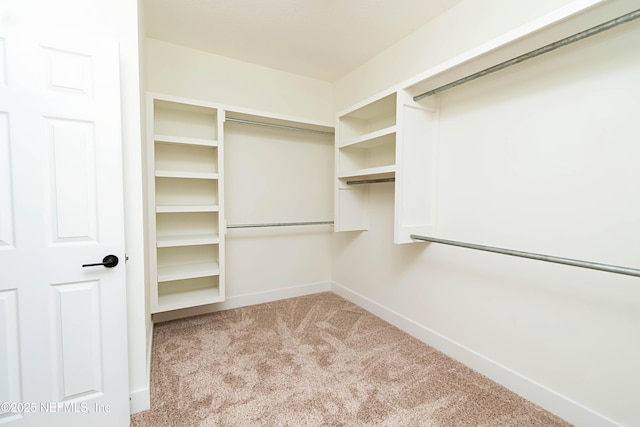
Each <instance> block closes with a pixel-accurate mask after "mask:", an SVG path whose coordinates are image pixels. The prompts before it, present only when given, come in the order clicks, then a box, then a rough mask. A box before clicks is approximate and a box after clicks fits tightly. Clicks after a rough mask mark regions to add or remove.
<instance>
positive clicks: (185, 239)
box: [156, 234, 220, 248]
mask: <svg viewBox="0 0 640 427" xmlns="http://www.w3.org/2000/svg"><path fill="white" fill-rule="evenodd" d="M219 243H220V237H219V236H218V235H217V234H195V235H181V236H180V235H176V236H158V237H157V238H156V245H157V247H159V248H171V247H176V246H195V245H216V244H219Z"/></svg>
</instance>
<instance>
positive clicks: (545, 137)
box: [145, 0, 640, 424]
mask: <svg viewBox="0 0 640 427" xmlns="http://www.w3.org/2000/svg"><path fill="white" fill-rule="evenodd" d="M587 3H589V4H587ZM592 3H593V4H592ZM595 3H598V4H597V5H596V4H595ZM600 3H601V4H600ZM569 6H571V7H569ZM569 6H567V7H565V8H560V9H558V10H556V11H554V13H550V14H548V15H544V16H542V17H540V18H539V19H536V20H531V21H530V22H528V23H527V25H523V26H521V27H517V28H515V29H514V28H509V29H504V31H503V32H502V33H500V34H499V35H498V36H497V37H494V38H490V39H488V41H486V42H485V43H483V44H479V45H473V47H472V48H470V49H467V50H463V51H462V52H461V53H458V54H456V55H452V56H449V57H446V58H445V59H444V60H442V61H438V62H435V63H434V64H431V65H430V66H429V67H426V68H424V67H423V68H420V69H419V71H418V72H416V73H414V74H412V75H410V76H404V75H402V74H401V73H398V72H397V70H396V69H395V65H394V63H392V62H393V61H389V58H390V57H393V58H397V63H398V64H399V65H398V66H402V65H406V66H408V67H410V66H414V65H415V64H416V63H420V64H422V62H420V60H419V59H415V58H414V59H407V58H409V57H410V55H409V54H413V55H415V56H416V57H417V56H419V55H420V54H421V51H419V50H418V49H417V48H416V47H415V46H416V44H415V43H414V42H415V40H413V39H411V40H409V39H408V40H407V41H406V44H402V43H400V44H399V45H398V46H395V47H392V48H390V50H389V51H388V52H386V53H384V54H381V56H380V57H377V60H376V61H372V62H371V63H367V64H364V65H363V66H362V67H361V68H358V69H355V70H353V71H352V72H351V73H350V74H348V75H346V76H344V77H343V78H341V79H338V80H337V81H336V82H331V83H327V82H324V83H322V84H316V83H317V82H314V83H313V84H310V83H309V82H308V81H306V80H301V79H298V78H297V77H291V76H288V77H287V78H290V79H291V81H290V82H289V83H290V84H287V85H281V86H276V85H269V84H263V85H262V86H260V85H259V84H257V83H256V84H251V87H250V88H249V89H244V88H243V87H244V85H246V84H248V83H247V80H249V79H248V78H246V77H243V76H253V77H254V80H255V81H256V82H258V83H264V82H269V81H275V80H277V79H278V78H280V77H281V75H280V74H277V73H278V72H276V71H265V70H263V69H257V68H251V67H250V66H249V65H247V66H244V65H242V66H241V65H239V64H238V63H235V62H231V61H229V63H226V62H225V60H223V59H221V58H218V57H209V56H206V55H208V54H204V53H202V52H196V51H194V50H188V49H186V48H183V47H180V46H176V45H172V44H170V43H165V42H162V41H159V40H152V39H148V40H147V48H148V50H149V53H148V59H147V66H148V69H149V71H148V75H149V92H148V94H147V105H146V108H147V139H146V147H145V149H146V153H147V169H148V170H147V178H148V179H147V184H148V191H147V194H148V216H147V223H148V248H149V253H148V255H149V260H150V263H149V277H150V286H149V288H150V289H149V295H150V297H149V298H150V306H151V313H152V318H153V320H154V321H155V322H162V321H167V320H171V319H176V318H180V317H186V316H192V315H197V314H202V313H207V312H211V311H217V310H223V309H227V308H233V307H238V306H242V305H252V304H257V303H261V302H268V301H273V300H276V299H284V298H288V297H293V296H298V295H304V294H310V293H315V292H320V291H326V290H331V291H334V292H336V293H338V294H339V295H341V296H343V297H345V298H347V299H349V300H350V301H353V302H355V303H356V304H358V305H360V306H362V307H364V308H366V309H367V310H370V311H371V312H373V313H374V314H376V315H378V316H380V317H382V318H384V319H385V320H388V321H390V322H391V323H393V324H395V325H396V326H398V327H400V328H401V329H404V330H405V331H408V332H410V333H412V334H413V335H415V336H418V337H419V338H420V339H422V340H423V341H425V342H427V343H428V344H430V345H433V346H435V347H436V348H438V349H440V350H442V351H444V352H445V353H447V354H449V355H451V356H453V357H454V358H456V359H458V360H464V361H465V363H468V364H469V365H470V366H471V367H472V368H474V369H476V370H478V371H480V372H482V373H484V374H486V375H488V376H490V377H492V378H499V379H500V381H502V383H503V384H504V385H507V386H508V387H509V388H511V389H519V390H524V391H523V394H524V395H525V397H527V398H528V399H531V400H533V401H534V402H536V403H538V404H540V405H542V406H544V405H547V406H546V407H547V408H548V407H553V406H554V405H556V404H557V405H556V406H563V405H565V406H566V408H569V407H570V408H569V409H566V408H565V409H559V410H557V411H555V412H556V413H558V412H561V414H560V415H561V416H565V417H567V418H571V417H574V418H573V420H579V419H580V416H582V415H580V414H582V412H581V411H582V410H583V409H580V408H589V409H588V410H587V411H586V412H589V414H590V415H588V417H592V416H595V418H589V419H596V418H598V416H599V415H597V414H604V417H603V419H604V418H607V417H609V418H611V419H614V420H615V421H616V422H620V423H621V424H624V423H627V424H629V423H630V422H631V421H633V420H636V421H637V420H638V419H640V413H639V412H638V410H637V409H636V408H635V405H634V404H632V403H631V401H630V399H629V397H628V396H630V395H631V394H633V393H634V392H635V387H636V386H635V384H637V382H638V381H640V370H638V368H637V362H636V360H638V358H640V347H638V345H637V327H638V324H640V323H639V322H640V318H639V317H638V310H637V304H636V303H635V301H637V300H638V298H640V293H639V292H640V291H639V289H640V288H639V287H638V286H637V280H638V278H637V277H636V276H638V274H640V272H639V271H638V270H639V269H638V265H639V264H638V262H637V253H638V251H639V250H640V246H639V244H638V239H637V238H636V237H637V234H638V233H639V232H640V228H639V223H638V220H637V218H638V215H639V213H640V198H639V197H638V191H637V190H636V187H637V184H636V183H637V182H640V172H638V171H639V170H640V169H639V168H638V167H637V165H638V161H640V144H637V140H638V137H637V135H639V134H640V124H639V123H640V121H638V120H637V117H638V114H640V104H639V103H638V99H640V86H639V83H638V82H639V80H638V78H637V76H638V75H639V73H640V57H639V56H638V53H637V52H638V49H637V46H638V40H640V19H636V18H637V17H638V16H640V12H638V11H634V10H635V9H637V7H635V6H634V5H633V4H632V2H629V1H624V0H620V1H618V0H612V1H608V2H606V1H605V2H591V3H590V2H573V3H571V4H570V5H569ZM434 31H435V30H434ZM585 31H586V33H584V32H585ZM583 33H584V34H583ZM579 34H582V35H581V36H579V37H577V38H576V37H575V36H576V35H579ZM412 40H413V42H412ZM412 43H413V44H412ZM443 43H448V41H446V40H445V41H444V42H443ZM451 43H452V46H454V45H453V42H451ZM434 49H435V48H434ZM532 53H535V54H532ZM172 57H180V58H182V61H180V62H177V63H175V64H173V68H172V70H173V73H172V74H168V73H166V71H163V70H162V64H163V63H164V62H166V61H167V60H168V58H172ZM385 59H386V61H385ZM189 63H194V64H195V63H197V64H200V65H199V66H200V67H202V68H203V69H205V70H206V71H207V73H208V74H207V73H203V74H197V76H198V77H195V78H194V77H189V76H191V73H192V70H190V68H189ZM221 64H222V68H223V69H228V72H227V73H226V76H227V77H226V80H225V81H224V82H221V80H220V79H219V76H220V75H221V74H222V71H220V67H221ZM503 65H505V66H503ZM225 67H226V68H225ZM242 67H245V68H242ZM414 68H415V67H414ZM155 70H157V71H155ZM216 73H218V74H217V77H218V78H217V79H215V78H214V79H211V80H208V78H209V77H208V75H216ZM270 73H272V74H270ZM205 74H206V76H205ZM276 76H278V77H277V78H276ZM398 76H402V78H399V77H398ZM325 83H326V84H325ZM305 85H306V86H305ZM257 87H260V89H259V91H258V92H255V90H256V88H257ZM301 88H304V90H301ZM234 91H235V92H236V93H234ZM249 92H251V93H252V94H253V95H252V96H248V95H247V93H249ZM255 93H258V94H259V95H255ZM301 93H305V94H306V95H305V96H304V97H303V96H301ZM444 240H447V241H450V242H451V241H453V242H458V243H460V242H465V243H471V244H469V245H466V247H464V245H458V246H463V247H462V248H460V247H455V246H456V245H453V246H451V245H442V244H439V243H438V242H442V243H446V242H443V241H444ZM427 242H431V243H427ZM473 246H475V247H473ZM479 246H486V247H491V248H493V249H496V248H498V249H500V248H508V249H513V250H517V251H512V252H523V253H527V254H544V255H551V256H553V257H555V258H556V260H554V261H553V262H551V263H545V262H540V257H538V258H537V259H536V258H535V257H529V259H527V257H526V256H525V257H524V258H522V257H521V256H520V255H517V257H508V256H504V255H501V253H502V254H504V253H505V252H499V253H498V254H496V253H487V252H483V251H474V250H473V249H480V248H479ZM494 252H496V251H494ZM507 255H516V254H514V253H510V254H507ZM531 258H533V259H531ZM560 259H571V260H580V261H586V262H587V264H590V265H588V266H587V269H583V268H580V267H584V265H579V264H575V263H574V264H573V265H572V264H571V263H565V264H568V265H558V264H557V263H556V262H557V260H560ZM543 261H549V259H546V260H543ZM598 265H605V266H608V267H612V266H613V267H622V268H623V269H626V272H623V274H615V273H619V272H620V271H612V269H608V270H607V268H598ZM576 266H577V267H576ZM594 266H595V267H596V268H594ZM613 270H615V269H613ZM627 273H630V274H627ZM630 301H634V302H630ZM594 341H596V342H598V343H599V345H598V346H594V345H593V343H594ZM585 355H588V356H586V357H585ZM605 366H609V367H611V368H606V367H605ZM505 378H506V379H505ZM585 378H586V379H585ZM585 383H588V384H590V385H589V386H588V387H583V386H581V384H585ZM528 387H532V389H535V390H534V391H530V390H529V391H527V390H528V389H527V388H528ZM549 390H551V391H549ZM563 396H568V398H566V399H565V398H564V397H563ZM536 399H537V400H536ZM551 401H553V402H554V403H549V402H551ZM558 402H560V403H558ZM571 402H573V403H571ZM575 402H578V404H576V405H574V403H575ZM620 402H622V403H620ZM572 405H574V406H572ZM563 408H564V407H563ZM554 410H555V407H554ZM563 411H564V412H563ZM578 413H580V414H578ZM572 414H573V415H572ZM576 414H578V415H576ZM593 414H596V415H593Z"/></svg>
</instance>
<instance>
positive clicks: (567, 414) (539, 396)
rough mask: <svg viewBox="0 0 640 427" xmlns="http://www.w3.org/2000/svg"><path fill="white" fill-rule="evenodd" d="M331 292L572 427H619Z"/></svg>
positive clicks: (355, 297) (376, 308)
mask: <svg viewBox="0 0 640 427" xmlns="http://www.w3.org/2000/svg"><path fill="white" fill-rule="evenodd" d="M331 291H332V292H334V293H336V294H338V295H340V296H341V297H343V298H344V299H346V300H348V301H351V302H352V303H354V304H356V305H358V306H360V307H362V308H364V309H365V310H367V311H368V312H370V313H372V314H374V315H376V316H378V317H380V318H381V319H383V320H385V321H387V322H389V323H391V324H392V325H394V326H395V327H397V328H398V329H401V330H402V331H404V332H406V333H408V334H409V335H411V336H413V337H415V338H417V339H419V340H420V341H422V342H424V343H425V344H427V345H430V346H431V347H433V348H435V349H437V350H439V351H441V352H442V353H444V354H446V355H447V356H449V357H451V358H453V359H455V360H457V361H459V362H461V363H463V364H464V365H466V366H468V367H470V368H471V369H474V370H475V371H477V372H480V373H481V374H483V375H485V376H487V377H489V378H491V379H492V380H493V381H495V382H497V383H498V384H501V385H503V386H504V387H506V388H507V389H509V390H511V391H513V392H514V393H516V394H518V395H520V396H522V397H524V398H525V399H527V400H529V401H530V402H533V403H535V404H536V405H538V406H540V407H542V408H544V409H546V410H547V411H549V412H551V413H553V414H555V415H557V416H559V417H560V418H562V419H564V420H566V421H568V422H570V423H572V424H574V425H576V426H580V427H591V426H593V427H615V426H619V424H618V423H616V422H615V421H612V420H611V419H608V418H607V417H605V416H603V415H601V414H598V413H596V412H594V411H592V410H590V409H589V408H586V407H584V406H582V405H581V404H579V403H577V402H574V401H573V400H571V399H569V398H567V397H565V396H562V395H560V394H558V393H556V392H554V391H553V390H550V389H548V388H546V387H544V386H543V385H541V384H538V383H536V382H534V381H532V380H530V379H528V378H526V377H524V376H522V375H520V374H518V373H517V372H514V371H512V370H510V369H509V368H507V367H505V366H502V365H500V364H499V363H496V362H494V361H492V360H490V359H487V358H486V357H484V356H482V355H480V354H478V353H476V352H474V351H473V350H470V349H469V348H466V347H465V346H463V345H461V344H458V343H456V342H454V341H452V340H450V339H448V338H446V337H444V336H442V335H440V334H438V333H437V332H435V331H433V330H430V329H429V328H426V327H424V326H422V325H419V324H418V323H416V322H414V321H412V320H410V319H407V318H406V317H404V316H402V315H400V314H398V313H396V312H394V311H392V310H389V309H388V308H386V307H384V306H382V305H380V304H378V303H376V302H374V301H372V300H370V299H368V298H366V297H364V296H362V295H360V294H358V293H356V292H353V291H351V290H349V289H347V288H345V287H343V286H341V285H339V284H337V283H332V284H331Z"/></svg>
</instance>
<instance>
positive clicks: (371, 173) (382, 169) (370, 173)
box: [338, 165, 396, 178]
mask: <svg viewBox="0 0 640 427" xmlns="http://www.w3.org/2000/svg"><path fill="white" fill-rule="evenodd" d="M395 172H396V166H395V165H389V166H379V167H375V168H367V169H357V170H354V171H351V172H348V173H343V174H340V175H338V178H356V177H364V176H366V177H370V178H373V177H376V176H377V175H389V174H394V173H395Z"/></svg>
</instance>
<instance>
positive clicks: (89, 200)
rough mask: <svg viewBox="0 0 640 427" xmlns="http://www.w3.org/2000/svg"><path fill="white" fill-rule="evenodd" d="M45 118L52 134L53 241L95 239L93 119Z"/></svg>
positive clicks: (50, 145)
mask: <svg viewBox="0 0 640 427" xmlns="http://www.w3.org/2000/svg"><path fill="white" fill-rule="evenodd" d="M45 120H46V122H47V127H48V129H47V137H48V138H49V143H48V144H47V149H48V152H49V159H50V160H49V168H50V170H51V178H50V182H51V206H50V207H49V209H50V211H51V213H52V216H51V218H50V220H51V229H52V230H53V231H54V234H53V239H52V240H53V243H54V244H55V243H65V244H66V243H69V242H71V241H84V242H88V241H94V242H95V241H96V225H97V218H96V214H97V206H96V198H97V195H96V194H95V190H96V174H97V171H96V164H95V160H96V159H95V141H94V138H93V135H94V132H95V130H94V126H93V123H91V122H83V121H75V120H64V119H54V118H46V119H45Z"/></svg>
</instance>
